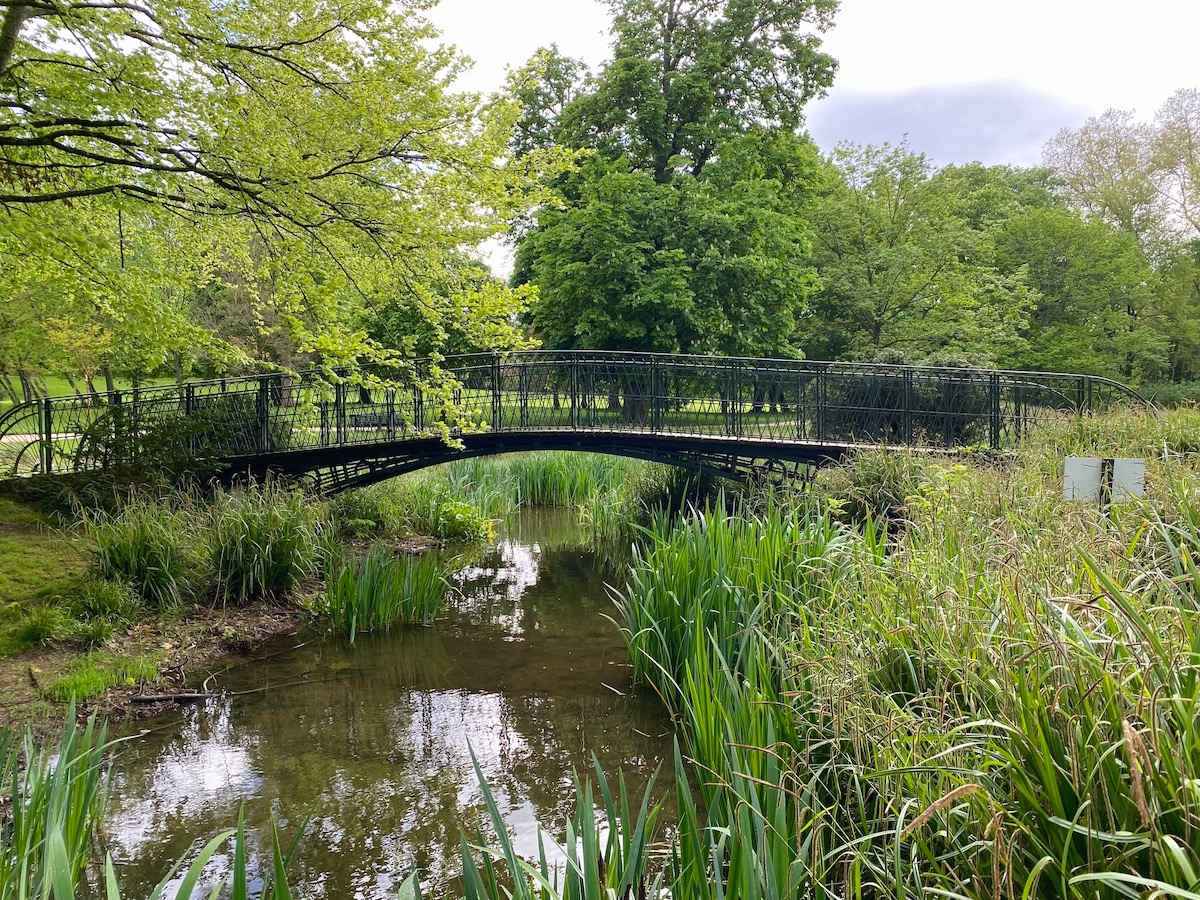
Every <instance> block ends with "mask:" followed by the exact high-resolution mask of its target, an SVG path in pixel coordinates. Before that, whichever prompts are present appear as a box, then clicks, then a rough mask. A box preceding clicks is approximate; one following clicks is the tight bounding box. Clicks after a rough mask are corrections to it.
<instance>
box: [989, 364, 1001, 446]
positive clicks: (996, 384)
mask: <svg viewBox="0 0 1200 900" xmlns="http://www.w3.org/2000/svg"><path fill="white" fill-rule="evenodd" d="M988 410H989V413H990V415H989V416H988V446H989V447H991V448H992V449H993V450H999V449H1000V376H999V375H997V374H995V373H992V376H991V377H990V378H989V379H988Z"/></svg>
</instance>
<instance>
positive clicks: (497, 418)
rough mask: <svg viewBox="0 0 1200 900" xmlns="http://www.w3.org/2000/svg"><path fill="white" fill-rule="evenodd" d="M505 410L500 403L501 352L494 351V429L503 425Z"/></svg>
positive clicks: (496, 429)
mask: <svg viewBox="0 0 1200 900" xmlns="http://www.w3.org/2000/svg"><path fill="white" fill-rule="evenodd" d="M503 418H504V412H503V410H502V408H501V405H500V354H499V353H497V352H494V351H493V353H492V431H499V430H500V428H501V427H502V425H503Z"/></svg>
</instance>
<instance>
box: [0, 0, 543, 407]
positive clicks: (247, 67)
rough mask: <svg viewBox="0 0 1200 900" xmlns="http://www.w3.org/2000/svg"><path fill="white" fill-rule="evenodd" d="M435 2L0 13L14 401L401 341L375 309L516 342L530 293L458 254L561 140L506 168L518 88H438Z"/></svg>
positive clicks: (490, 226) (447, 68)
mask: <svg viewBox="0 0 1200 900" xmlns="http://www.w3.org/2000/svg"><path fill="white" fill-rule="evenodd" d="M426 6H427V4H425V3H424V2H421V0H416V2H401V3H385V2H378V0H348V2H335V3H307V4H302V5H300V6H297V5H296V4H293V3H281V2H275V0H256V2H253V3H249V4H234V5H221V4H217V5H214V4H211V3H206V2H187V0H185V2H181V3H159V2H152V3H147V4H140V3H103V2H102V3H80V4H65V5H61V4H45V3H32V2H31V3H25V2H14V3H6V4H4V6H3V7H0V272H2V273H3V274H2V275H0V287H2V290H0V297H2V299H0V369H2V370H3V371H4V372H5V373H7V374H10V375H14V376H20V377H21V379H22V381H21V386H22V388H23V389H24V391H25V393H30V392H33V391H36V390H37V389H38V384H37V376H38V375H39V374H42V373H45V372H55V373H69V374H71V375H72V376H74V377H76V378H77V379H79V384H80V385H81V386H82V385H85V384H86V385H91V384H92V379H93V378H94V377H95V376H97V375H98V374H101V373H103V374H104V375H105V376H106V377H107V378H109V379H112V378H113V377H116V376H120V375H132V376H134V377H147V376H150V375H153V374H156V373H160V372H170V373H171V374H175V375H180V376H181V375H183V374H185V373H186V372H187V371H189V370H191V369H193V368H195V367H202V368H220V369H225V368H228V367H230V366H236V365H248V364H251V363H258V364H261V363H263V362H270V363H276V364H279V365H284V366H294V365H297V364H300V363H303V362H306V361H309V362H311V361H316V362H324V361H346V360H352V359H356V358H359V357H362V356H367V357H377V356H379V355H382V354H385V353H386V352H387V351H389V350H395V349H401V350H404V349H411V347H410V346H409V345H408V344H407V343H406V342H405V341H399V342H390V341H389V342H387V343H386V344H384V343H380V342H378V341H372V340H370V339H369V336H368V335H367V333H366V331H365V330H364V321H363V319H364V317H365V316H368V314H376V313H377V312H378V310H379V309H380V308H386V307H399V308H400V309H403V310H406V311H407V312H408V314H409V315H410V316H415V317H416V318H417V319H418V320H420V321H421V322H422V323H424V330H425V331H427V332H429V333H430V334H432V335H434V336H435V337H436V336H437V335H439V334H440V333H441V332H442V331H443V330H444V329H445V328H446V327H451V328H458V329H460V330H464V331H466V332H467V336H468V337H471V338H474V339H476V340H479V341H486V342H488V343H490V344H495V343H498V344H504V343H505V342H511V341H513V340H515V339H516V338H515V335H513V334H512V331H511V328H510V329H507V331H505V330H504V329H500V330H497V328H496V325H495V323H496V322H497V321H505V320H507V318H508V317H510V315H511V314H512V312H514V310H515V309H518V308H519V307H520V306H521V304H522V303H523V302H524V300H523V298H524V292H522V291H520V290H518V291H512V290H509V289H508V288H506V287H505V286H503V285H502V284H499V283H494V282H492V281H491V280H490V279H482V281H481V280H480V279H479V277H478V276H475V277H474V278H470V277H468V278H463V277H462V275H461V274H460V273H461V271H462V268H463V266H462V262H461V256H462V252H463V250H464V248H467V249H469V248H472V247H474V246H475V245H476V244H477V243H478V242H480V241H481V240H483V239H485V238H487V237H488V236H490V235H492V234H495V233H497V232H499V231H501V230H503V228H504V226H505V223H506V222H507V221H508V220H510V219H511V218H512V217H513V216H514V215H516V214H518V213H520V212H521V211H522V210H524V209H526V208H527V207H528V205H529V204H530V203H533V202H536V200H537V198H538V197H539V196H540V190H539V187H538V181H537V179H536V178H534V177H531V176H533V175H536V174H539V173H540V174H547V173H550V172H553V171H554V170H555V169H556V168H557V165H556V163H555V162H554V160H555V159H557V158H559V157H560V156H561V155H560V154H558V153H557V151H555V150H553V149H548V150H543V151H536V152H535V153H532V154H530V155H529V156H527V157H525V158H524V159H522V161H521V162H520V164H519V165H509V164H508V162H509V161H508V160H507V158H506V147H507V144H508V142H509V140H510V137H511V134H512V128H513V124H514V122H515V120H516V117H517V115H518V111H519V110H518V106H517V105H516V104H515V103H514V102H513V101H512V100H511V98H507V97H503V96H501V97H495V98H490V99H483V98H480V97H478V96H475V95H472V94H467V93H462V92H459V91H456V90H455V89H454V88H453V86H452V85H453V82H454V80H455V78H456V77H457V75H458V73H459V72H460V71H461V69H462V67H463V60H462V59H461V57H460V56H459V55H458V54H457V52H456V51H454V50H453V49H452V48H448V47H445V46H442V45H440V44H439V43H438V42H437V35H436V33H435V32H434V31H433V30H432V28H431V27H430V25H429V24H428V21H427V19H426V17H425V8H426ZM543 164H545V165H543ZM480 323H491V324H490V325H487V326H481V327H482V332H481V333H479V334H477V333H476V332H475V327H476V325H479V324H480Z"/></svg>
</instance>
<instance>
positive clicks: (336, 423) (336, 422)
mask: <svg viewBox="0 0 1200 900" xmlns="http://www.w3.org/2000/svg"><path fill="white" fill-rule="evenodd" d="M333 432H334V441H335V442H336V443H338V444H344V443H346V384H345V382H342V381H339V382H338V383H337V384H335V385H334V386H333Z"/></svg>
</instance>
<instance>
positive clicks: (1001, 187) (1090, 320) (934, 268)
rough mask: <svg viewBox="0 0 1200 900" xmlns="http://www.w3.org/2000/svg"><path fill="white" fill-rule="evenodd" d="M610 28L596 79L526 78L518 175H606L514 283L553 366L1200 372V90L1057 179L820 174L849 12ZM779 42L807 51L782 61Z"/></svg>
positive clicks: (566, 74)
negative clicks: (832, 55) (524, 293)
mask: <svg viewBox="0 0 1200 900" xmlns="http://www.w3.org/2000/svg"><path fill="white" fill-rule="evenodd" d="M612 6H613V10H614V24H613V45H612V55H611V57H610V59H609V60H608V61H607V62H606V63H604V64H603V65H602V66H601V67H600V68H599V70H598V71H596V72H594V73H593V72H589V71H588V70H587V68H586V67H585V66H584V65H583V64H582V63H580V62H578V61H577V60H572V59H570V58H569V57H566V56H564V55H563V54H562V53H561V52H560V51H558V50H557V48H555V47H550V48H544V49H542V50H539V51H538V53H536V54H535V55H534V57H533V58H532V59H531V60H530V61H529V63H528V64H527V66H525V67H524V68H523V69H521V70H519V71H518V72H516V73H514V76H513V79H512V90H513V93H514V95H515V96H516V97H517V98H518V100H520V101H521V103H522V104H523V112H522V117H521V119H520V121H519V122H518V125H517V131H516V137H515V139H514V142H513V149H514V151H515V152H516V153H517V154H524V153H529V152H531V151H532V150H534V149H536V148H544V147H548V146H554V145H561V146H564V147H567V148H571V149H573V150H577V151H580V152H582V153H584V154H587V156H586V158H585V161H584V162H583V163H582V164H581V165H580V166H579V167H578V168H577V169H576V170H575V171H574V172H572V173H570V174H568V175H564V176H561V177H558V178H556V179H554V180H553V182H552V183H551V187H552V188H553V190H554V192H555V193H556V194H557V195H558V198H559V202H558V203H556V204H550V205H547V206H545V207H542V208H541V209H539V210H538V211H537V212H536V214H535V215H534V216H533V217H532V218H531V219H524V220H521V221H520V222H518V223H517V226H516V227H515V231H514V234H515V238H516V269H515V272H514V276H513V283H514V284H519V285H534V286H536V287H537V288H538V296H537V299H536V300H535V301H534V303H533V307H532V311H531V314H530V315H529V317H528V322H529V324H530V327H531V329H532V333H533V335H534V336H535V337H536V338H538V339H540V340H541V341H543V342H544V343H545V344H546V345H547V346H551V347H555V348H579V347H595V348H606V349H640V350H665V351H700V352H704V351H707V352H715V353H728V354H747V355H751V354H764V355H773V356H795V355H806V356H808V357H810V358H822V359H868V360H869V359H888V360H893V361H894V360H908V361H913V362H925V361H929V362H939V361H953V362H958V363H963V362H968V363H978V364H986V365H1003V366H1012V367H1018V368H1033V369H1054V370H1077V371H1084V372H1090V373H1095V374H1102V375H1107V376H1110V377H1114V378H1120V379H1123V380H1126V381H1131V382H1136V383H1150V382H1162V381H1169V380H1179V379H1184V378H1188V377H1191V376H1192V375H1193V373H1194V371H1195V367H1196V366H1197V365H1198V364H1200V337H1198V334H1200V333H1198V332H1197V328H1198V327H1200V326H1198V324H1197V323H1200V287H1198V286H1200V266H1198V264H1197V258H1198V257H1197V251H1196V247H1197V246H1200V243H1198V242H1200V229H1198V221H1200V220H1198V219H1197V216H1196V213H1195V210H1196V208H1197V200H1196V197H1197V188H1196V184H1197V181H1198V177H1200V176H1198V172H1197V169H1196V166H1195V147H1196V145H1197V142H1198V141H1200V93H1198V92H1197V91H1194V90H1190V91H1189V90H1183V91H1179V92H1178V93H1176V94H1175V95H1174V96H1173V97H1171V98H1170V100H1169V101H1168V102H1167V104H1166V105H1165V106H1164V107H1163V109H1162V111H1161V112H1160V114H1159V116H1158V119H1157V121H1156V122H1155V123H1154V124H1153V125H1140V124H1138V123H1135V122H1133V121H1132V120H1131V119H1130V118H1129V117H1128V116H1126V115H1123V114H1116V113H1110V114H1107V115H1106V116H1104V117H1101V118H1099V119H1096V120H1092V121H1090V122H1088V123H1087V124H1086V125H1085V126H1083V127H1082V128H1081V129H1079V130H1078V131H1077V132H1064V133H1063V134H1062V135H1060V136H1059V137H1058V138H1056V139H1055V140H1054V141H1053V142H1051V144H1050V145H1049V146H1048V147H1047V150H1046V166H1045V167H1034V168H1020V167H1010V166H983V165H979V164H970V165H953V166H947V167H945V168H941V169H938V168H936V167H934V166H933V165H932V164H931V163H930V162H929V161H928V160H927V159H926V158H925V157H924V156H922V155H921V154H920V153H918V152H914V151H913V150H911V149H910V148H909V147H907V146H905V145H903V144H901V145H898V146H886V145H885V146H882V147H858V146H852V145H845V146H841V147H838V148H836V149H835V150H834V151H833V152H832V153H830V154H828V155H827V156H824V157H822V155H821V154H820V153H819V152H818V151H817V150H816V148H815V147H814V145H813V144H812V143H811V142H810V141H809V140H808V139H807V138H806V137H804V136H803V134H802V132H799V131H798V130H797V128H798V126H799V125H801V124H802V109H803V106H804V104H805V103H806V102H807V101H808V100H809V99H811V98H812V97H814V96H817V95H819V94H820V93H821V92H822V91H823V90H824V89H825V88H826V87H827V86H828V85H829V84H830V81H831V78H832V76H833V73H834V71H835V69H834V67H833V63H832V61H831V60H829V58H828V57H827V56H825V55H824V54H823V53H821V52H820V50H819V38H820V34H821V32H822V31H823V30H824V29H825V28H826V27H827V26H828V24H829V22H830V16H831V14H832V10H831V9H830V8H828V6H827V5H826V4H823V3H802V4H787V5H786V11H785V10H784V8H783V5H781V4H775V3H771V2H765V0H763V2H756V3H717V4H701V3H692V2H687V0H641V2H635V0H618V2H614V3H613V4H612ZM781 17H786V18H787V23H786V24H787V27H789V28H791V29H792V37H793V40H792V41H779V42H772V37H771V36H772V35H774V34H775V33H776V32H775V31H774V30H773V26H780V27H782V26H783V24H784V19H783V18H781ZM747 36H749V37H747ZM760 38H761V39H760ZM768 45H769V46H770V48H771V49H770V52H769V55H764V54H765V52H766V51H765V48H766V47H767V46H768ZM781 73H782V74H781ZM1114 161H1115V162H1114ZM1114 169H1115V171H1114Z"/></svg>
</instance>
